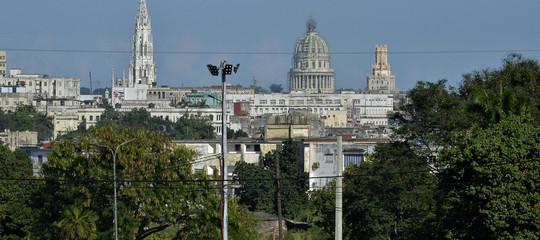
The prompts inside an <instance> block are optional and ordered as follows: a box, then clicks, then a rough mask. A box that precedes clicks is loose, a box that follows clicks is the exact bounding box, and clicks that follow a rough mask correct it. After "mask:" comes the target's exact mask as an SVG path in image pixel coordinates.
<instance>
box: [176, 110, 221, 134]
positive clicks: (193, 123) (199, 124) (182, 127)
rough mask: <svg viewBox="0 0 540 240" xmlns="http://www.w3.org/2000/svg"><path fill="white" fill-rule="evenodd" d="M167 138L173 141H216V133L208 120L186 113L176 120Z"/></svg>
mask: <svg viewBox="0 0 540 240" xmlns="http://www.w3.org/2000/svg"><path fill="white" fill-rule="evenodd" d="M167 136H169V137H170V138H173V139H214V138H215V133H214V127H213V126H212V125H210V123H209V121H208V119H206V118H201V117H197V116H193V115H192V116H188V113H186V114H184V116H182V117H180V118H178V119H177V120H176V122H175V123H174V125H173V127H172V129H171V131H169V132H168V133H167Z"/></svg>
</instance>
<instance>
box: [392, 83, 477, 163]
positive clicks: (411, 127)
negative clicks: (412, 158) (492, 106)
mask: <svg viewBox="0 0 540 240" xmlns="http://www.w3.org/2000/svg"><path fill="white" fill-rule="evenodd" d="M407 96H408V97H409V98H410V103H408V104H406V105H404V106H401V108H400V110H401V111H400V112H399V113H396V114H394V115H393V116H392V118H394V119H396V120H398V121H399V122H400V123H401V126H400V127H399V128H396V129H394V132H395V134H396V135H397V136H398V137H399V138H400V139H404V140H406V141H408V142H410V143H411V144H421V146H422V148H419V149H421V150H423V151H421V152H423V155H424V156H435V155H436V152H437V151H438V150H439V149H438V148H441V147H442V148H447V147H449V146H451V145H452V144H453V143H454V142H455V141H456V139H458V138H459V137H460V136H461V134H462V132H464V131H466V130H467V129H468V128H469V127H470V122H469V121H468V119H467V118H466V117H465V116H464V115H463V114H462V112H463V108H464V107H463V102H462V101H461V99H460V98H459V95H458V94H457V93H456V92H455V91H454V90H453V89H452V88H450V89H447V86H446V80H439V81H438V82H436V83H431V82H418V83H417V85H416V87H415V88H413V89H412V90H411V91H410V92H409V93H408V95H407Z"/></svg>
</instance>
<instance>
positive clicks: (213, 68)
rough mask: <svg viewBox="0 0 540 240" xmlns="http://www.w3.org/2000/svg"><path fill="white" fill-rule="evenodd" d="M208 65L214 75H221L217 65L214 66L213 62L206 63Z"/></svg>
mask: <svg viewBox="0 0 540 240" xmlns="http://www.w3.org/2000/svg"><path fill="white" fill-rule="evenodd" d="M206 66H207V67H208V71H210V74H212V75H213V76H217V75H219V68H218V67H217V66H214V65H212V64H208V65H206Z"/></svg>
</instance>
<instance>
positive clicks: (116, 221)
mask: <svg viewBox="0 0 540 240" xmlns="http://www.w3.org/2000/svg"><path fill="white" fill-rule="evenodd" d="M137 139H138V137H136V138H132V139H130V140H128V141H125V142H123V143H120V145H118V146H117V147H116V149H114V151H113V149H112V148H111V147H109V146H105V145H101V144H97V143H94V144H92V145H96V146H99V147H104V148H107V149H109V150H110V151H111V154H112V156H113V178H114V180H113V185H114V239H116V240H118V208H117V205H116V152H117V151H118V149H119V148H120V147H121V146H122V145H124V144H127V143H130V142H133V141H135V140H137Z"/></svg>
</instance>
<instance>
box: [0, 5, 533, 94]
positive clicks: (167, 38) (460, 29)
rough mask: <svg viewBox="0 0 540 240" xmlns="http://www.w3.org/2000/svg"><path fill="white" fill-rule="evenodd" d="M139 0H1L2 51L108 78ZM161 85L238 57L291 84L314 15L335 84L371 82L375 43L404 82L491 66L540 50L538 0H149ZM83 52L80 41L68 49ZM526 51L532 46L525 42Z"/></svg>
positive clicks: (264, 75)
mask: <svg viewBox="0 0 540 240" xmlns="http://www.w3.org/2000/svg"><path fill="white" fill-rule="evenodd" d="M138 5H139V0H92V1H90V0H87V1H73V0H48V1H43V0H2V1H1V2H0V9H2V13H1V14H0V50H5V51H7V67H8V69H9V68H21V69H22V71H23V73H38V74H48V75H50V76H54V77H77V78H80V79H81V86H84V87H89V86H90V80H89V72H92V82H93V84H92V86H93V88H98V87H110V83H111V70H112V69H113V68H114V69H115V77H122V70H126V77H127V69H128V67H129V62H130V59H131V50H132V49H131V46H132V37H133V31H134V26H135V17H136V15H137V9H138ZM147 7H148V13H149V16H150V18H151V21H152V34H153V39H154V51H155V52H156V53H155V54H154V60H155V62H156V66H157V83H158V85H159V86H164V85H166V86H171V87H180V86H184V87H196V86H212V85H219V84H220V79H219V77H214V76H211V75H210V73H209V72H208V70H207V68H206V65H207V64H214V65H219V63H220V61H221V60H226V61H227V62H229V63H232V64H237V63H240V69H239V71H238V73H237V74H234V75H231V76H228V77H227V82H228V83H231V84H233V85H237V84H240V85H243V86H250V85H251V84H252V78H253V77H255V79H257V84H256V85H257V86H262V87H264V88H268V86H270V85H271V84H281V85H282V86H283V87H284V88H285V89H286V90H287V89H288V79H287V76H288V75H287V73H288V71H289V70H290V68H291V67H292V57H293V53H294V48H295V46H296V40H297V39H298V38H300V37H302V36H303V35H304V34H305V33H306V21H307V20H308V18H309V17H310V16H311V15H312V16H313V17H314V19H315V20H316V21H317V30H318V33H319V35H320V36H322V37H323V38H324V39H326V41H327V44H328V46H329V49H330V52H331V66H332V68H334V70H335V73H336V77H335V87H336V89H340V88H344V89H355V90H357V89H363V88H365V87H366V76H367V75H368V74H369V73H370V72H371V65H372V64H373V62H374V50H375V45H377V44H386V45H387V46H388V51H389V54H388V61H389V64H390V65H391V68H392V72H393V73H394V74H395V76H396V86H397V87H398V88H399V89H400V90H403V91H406V90H409V89H411V88H413V87H414V86H415V83H416V82H417V81H432V82H433V81H437V80H439V79H447V80H448V83H449V84H450V85H452V86H458V85H459V83H460V81H461V79H462V74H463V73H468V72H471V71H474V70H481V69H486V68H490V69H494V68H498V67H500V66H501V64H502V59H503V58H505V56H507V54H508V53H507V52H506V51H516V52H519V51H521V53H522V54H523V55H524V56H525V57H528V58H533V59H537V60H538V58H539V56H540V27H539V23H540V14H538V10H539V9H540V1H538V0H516V1H506V0H472V1H471V0H467V1H465V0H453V1H437V0H407V1H403V0H377V1H375V0H371V1H369V0H338V1H328V0H272V1H268V0H229V1H223V0H221V1H218V0H204V1H195V0H193V1H188V0H185V1H180V0H147ZM65 50H75V51H65ZM523 50H527V51H523Z"/></svg>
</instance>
